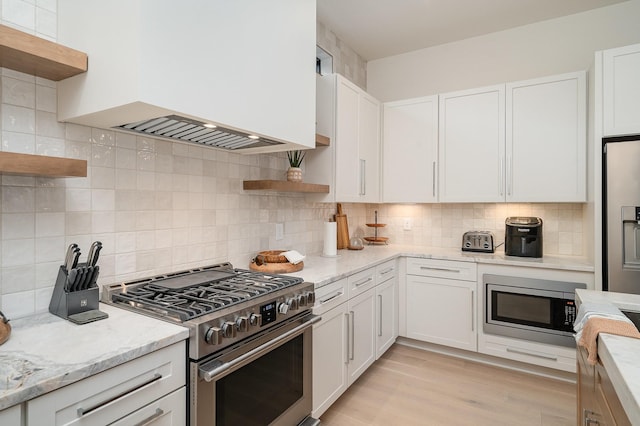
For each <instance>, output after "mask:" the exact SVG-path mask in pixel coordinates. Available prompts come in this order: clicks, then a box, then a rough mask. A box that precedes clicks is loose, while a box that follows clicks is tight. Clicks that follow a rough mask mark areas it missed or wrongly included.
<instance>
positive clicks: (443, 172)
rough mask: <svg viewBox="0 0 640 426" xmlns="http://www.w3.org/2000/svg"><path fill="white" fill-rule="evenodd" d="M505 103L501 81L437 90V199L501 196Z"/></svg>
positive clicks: (486, 199)
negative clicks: (441, 91)
mask: <svg viewBox="0 0 640 426" xmlns="http://www.w3.org/2000/svg"><path fill="white" fill-rule="evenodd" d="M504 108H505V97H504V85H498V86H490V87H484V88H479V89H472V90H464V91H459V92H453V93H446V94H443V95H440V130H439V133H440V140H439V155H438V157H439V162H440V164H439V175H440V180H439V188H440V197H439V199H440V201H443V202H497V201H504V160H505V155H504V149H505V146H504V138H505V126H504V122H505V114H504Z"/></svg>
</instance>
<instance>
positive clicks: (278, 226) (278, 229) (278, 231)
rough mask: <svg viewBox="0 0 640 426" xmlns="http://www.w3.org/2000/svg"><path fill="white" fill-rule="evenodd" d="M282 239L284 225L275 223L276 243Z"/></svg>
mask: <svg viewBox="0 0 640 426" xmlns="http://www.w3.org/2000/svg"><path fill="white" fill-rule="evenodd" d="M282 239H284V223H276V241H280V240H282Z"/></svg>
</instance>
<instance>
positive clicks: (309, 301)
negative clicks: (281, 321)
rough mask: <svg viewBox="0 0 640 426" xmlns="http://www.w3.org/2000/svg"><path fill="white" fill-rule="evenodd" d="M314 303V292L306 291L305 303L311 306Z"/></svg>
mask: <svg viewBox="0 0 640 426" xmlns="http://www.w3.org/2000/svg"><path fill="white" fill-rule="evenodd" d="M315 303H316V294H315V293H314V292H313V291H310V292H308V293H307V305H310V306H313V305H314V304H315Z"/></svg>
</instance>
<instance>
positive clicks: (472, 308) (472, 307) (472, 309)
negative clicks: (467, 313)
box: [471, 290, 476, 331]
mask: <svg viewBox="0 0 640 426" xmlns="http://www.w3.org/2000/svg"><path fill="white" fill-rule="evenodd" d="M474 306H475V305H474V303H473V290H471V331H476V329H475V327H474V326H473V317H474V316H475V315H474V311H475V309H474Z"/></svg>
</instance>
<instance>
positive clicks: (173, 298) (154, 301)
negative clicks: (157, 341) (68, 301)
mask: <svg viewBox="0 0 640 426" xmlns="http://www.w3.org/2000/svg"><path fill="white" fill-rule="evenodd" d="M195 273H198V272H197V271H196V272H195ZM301 282H303V279H302V278H296V277H289V276H283V275H266V274H261V273H258V272H254V271H248V270H244V269H235V270H234V271H233V275H232V276H230V277H228V278H224V279H221V280H214V281H207V282H202V283H197V284H194V285H192V286H188V287H182V288H170V287H167V286H162V284H163V281H162V280H157V281H153V280H151V281H150V282H145V283H141V284H138V285H135V286H133V287H127V288H126V290H125V291H124V292H121V293H116V294H113V295H112V302H114V303H124V304H128V305H130V306H132V307H135V308H136V309H141V310H147V311H150V312H153V313H155V314H160V315H161V316H163V317H168V318H171V319H173V320H175V321H178V322H184V321H187V320H190V319H193V318H197V317H199V316H202V315H206V314H209V313H212V312H215V311H216V310H219V309H222V308H224V307H226V306H230V305H233V304H236V303H240V302H242V301H245V300H249V299H252V298H255V297H259V296H262V295H264V294H268V293H271V292H275V291H277V290H280V289H282V288H286V287H289V286H292V285H296V284H300V283H301Z"/></svg>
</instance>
